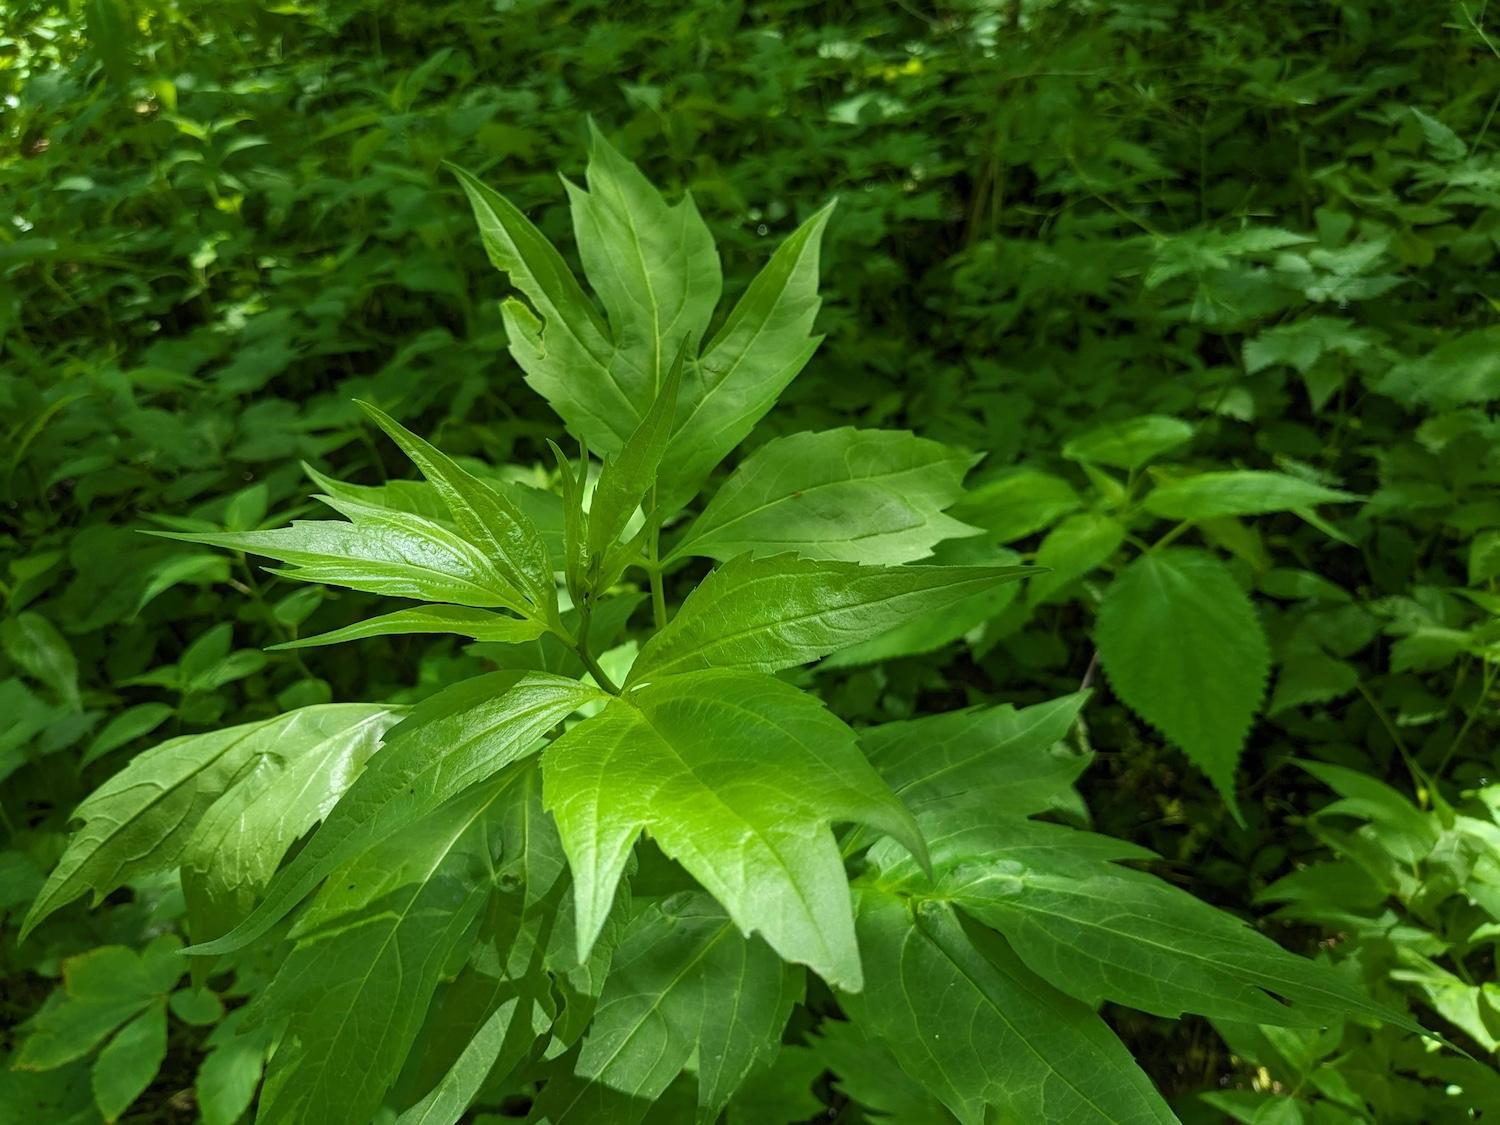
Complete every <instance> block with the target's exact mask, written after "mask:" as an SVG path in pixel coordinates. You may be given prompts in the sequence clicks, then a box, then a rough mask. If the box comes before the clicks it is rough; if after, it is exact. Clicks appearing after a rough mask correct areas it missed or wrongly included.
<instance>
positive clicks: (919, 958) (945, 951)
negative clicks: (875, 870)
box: [841, 890, 1177, 1125]
mask: <svg viewBox="0 0 1500 1125" xmlns="http://www.w3.org/2000/svg"><path fill="white" fill-rule="evenodd" d="M859 938H860V947H861V948H862V949H863V950H864V953H865V960H866V971H867V974H868V978H869V982H868V984H867V986H866V988H865V990H864V992H862V993H860V994H859V995H857V996H844V997H842V998H841V999H842V1003H843V1004H844V1006H845V1008H846V1009H847V1010H848V1012H849V1014H850V1016H851V1017H852V1018H853V1020H854V1021H855V1023H857V1024H858V1025H859V1026H860V1027H861V1028H862V1029H864V1030H865V1031H866V1032H867V1033H869V1034H871V1035H874V1036H875V1037H877V1038H879V1039H880V1040H881V1041H882V1042H883V1043H885V1045H886V1046H888V1047H889V1048H890V1049H891V1051H892V1052H893V1053H894V1054H895V1055H896V1058H897V1059H898V1060H899V1061H900V1063H901V1066H902V1068H903V1069H904V1070H905V1071H906V1072H907V1073H908V1074H909V1075H910V1076H911V1077H912V1078H915V1079H916V1080H917V1081H918V1082H920V1083H921V1084H922V1085H924V1086H926V1087H927V1088H928V1089H929V1090H931V1091H932V1093H933V1094H935V1095H936V1096H937V1097H938V1098H940V1099H941V1100H942V1102H943V1103H944V1104H945V1105H946V1106H947V1107H948V1108H949V1109H950V1110H952V1112H953V1114H954V1115H955V1116H956V1117H957V1118H958V1119H959V1121H960V1122H962V1123H963V1125H984V1122H985V1121H986V1120H987V1119H988V1118H987V1112H988V1110H989V1107H994V1109H995V1110H996V1111H998V1114H999V1117H1000V1119H1001V1120H1017V1121H1026V1120H1032V1121H1070V1122H1098V1123H1099V1125H1124V1123H1134V1122H1141V1123H1145V1122H1151V1123H1170V1122H1176V1120H1177V1118H1176V1117H1175V1116H1174V1115H1173V1114H1172V1112H1171V1110H1169V1109H1168V1108H1167V1105H1166V1103H1165V1102H1164V1101H1162V1099H1161V1096H1160V1095H1159V1094H1157V1092H1156V1090H1155V1088H1154V1087H1153V1086H1152V1085H1151V1082H1150V1081H1149V1080H1148V1079H1147V1078H1146V1076H1145V1075H1144V1074H1143V1073H1141V1071H1140V1070H1139V1069H1138V1068H1137V1067H1136V1065H1135V1061H1134V1060H1133V1059H1132V1058H1131V1057H1130V1054H1129V1052H1127V1051H1126V1050H1125V1048H1124V1046H1123V1045H1121V1043H1120V1041H1119V1040H1118V1039H1116V1038H1115V1036H1114V1033H1113V1032H1111V1031H1110V1030H1109V1027H1108V1026H1107V1025H1106V1024H1105V1023H1104V1021H1103V1020H1101V1019H1100V1018H1099V1017H1098V1016H1097V1015H1095V1014H1094V1013H1093V1012H1092V1011H1090V1010H1089V1009H1088V1008H1086V1007H1085V1006H1084V1005H1082V1004H1080V1003H1079V1002H1078V1001H1076V1000H1074V999H1072V998H1071V997H1069V996H1066V995H1064V994H1063V993H1061V992H1058V991H1057V990H1056V989H1054V988H1053V987H1052V986H1051V985H1049V984H1047V983H1046V982H1045V981H1043V980H1042V979H1041V978H1040V977H1038V976H1036V975H1035V974H1034V973H1032V972H1031V971H1030V970H1029V969H1027V968H1026V966H1025V965H1023V964H1022V963H1021V961H1020V960H1019V959H1018V958H1017V957H1016V955H1015V953H1013V952H1012V951H1011V949H1010V947H1009V946H1007V945H1006V944H1005V942H1004V941H1003V940H1002V939H1001V938H1000V937H998V936H996V935H994V934H992V933H988V932H986V931H983V930H981V929H980V928H978V927H976V926H971V925H964V924H962V923H961V922H960V921H959V919H958V917H957V916H956V915H955V914H954V912H953V909H952V907H951V906H948V905H947V904H945V903H942V902H940V901H937V900H931V899H929V900H921V901H918V900H908V899H904V898H897V897H895V896H891V895H886V894H883V893H881V892H879V891H876V890H862V891H861V892H860V894H859Z"/></svg>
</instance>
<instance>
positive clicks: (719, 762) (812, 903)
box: [543, 670, 923, 990]
mask: <svg viewBox="0 0 1500 1125" xmlns="http://www.w3.org/2000/svg"><path fill="white" fill-rule="evenodd" d="M543 772H544V776H545V788H544V792H545V794H546V800H547V805H548V807H549V808H550V809H551V810H552V814H553V816H554V817H555V818H556V820H557V827H558V831H559V832H560V833H561V835H562V840H563V847H564V849H565V850H566V851H567V853H568V862H569V865H570V866H571V868H572V870H573V878H574V882H575V898H576V902H577V910H578V947H579V957H580V959H582V958H583V957H585V956H586V955H587V952H588V950H589V948H590V947H591V946H592V945H593V942H594V939H595V937H596V935H597V934H598V933H599V929H600V927H601V926H603V924H604V920H605V917H606V916H607V915H608V913H609V909H610V905H611V903H612V902H613V899H614V893H615V884H616V883H617V882H618V880H619V878H620V873H621V871H622V870H623V869H624V866H625V862H626V860H627V859H628V858H629V856H630V852H631V848H632V846H633V845H634V843H635V839H636V837H637V836H639V835H640V833H641V831H642V829H646V828H649V829H650V830H651V833H652V836H653V838H654V839H655V840H656V842H657V844H658V845H660V847H661V849H662V850H663V851H664V852H666V854H667V855H669V856H671V857H672V858H674V859H676V860H677V862H679V863H680V864H682V866H683V867H684V868H686V869H687V870H688V871H689V872H690V873H691V874H692V875H693V876H694V877H695V878H697V880H698V881H699V882H700V883H702V884H703V886H704V887H706V888H707V889H708V891H709V892H710V893H712V894H713V896H714V897H715V898H717V899H718V900H719V902H720V903H722V904H723V906H724V908H725V909H726V910H727V911H728V912H729V915H730V917H732V918H733V919H734V921H735V923H736V925H738V926H739V928H740V929H741V930H742V931H744V932H746V933H750V932H759V933H760V934H761V935H762V936H763V937H764V938H765V939H766V941H767V942H768V943H769V944H770V945H771V947H772V948H773V949H775V950H776V951H777V952H778V953H780V954H781V956H782V957H784V958H786V959H787V960H790V961H796V962H799V963H801V964H805V965H809V966H811V967H812V968H813V969H814V970H816V971H817V972H818V973H820V974H821V975H822V976H823V977H824V978H826V979H828V980H829V981H832V982H835V983H837V984H839V985H840V986H842V987H844V988H847V989H850V990H856V989H858V988H859V986H860V979H861V977H860V967H859V952H858V950H857V949H856V948H855V945H854V926H853V919H852V918H851V916H850V911H849V890H848V884H847V882H846V880H845V876H844V865H843V860H842V859H841V858H840V856H839V849H838V847H837V845H836V844H835V842H834V838H833V833H832V831H831V829H830V828H829V825H830V824H831V823H833V822H835V821H858V822H860V823H863V824H867V825H869V826H871V827H874V828H877V829H879V830H881V831H883V832H887V833H889V834H891V835H892V836H895V837H896V838H897V839H899V840H901V841H902V842H903V843H904V844H905V845H906V846H907V847H908V848H910V849H912V851H913V852H915V853H917V854H919V855H921V854H923V853H922V841H921V837H920V836H919V835H918V834H917V833H916V832H915V831H914V828H913V824H912V820H911V814H910V813H908V812H907V811H906V810H905V809H904V808H902V807H901V804H900V802H899V801H897V800H896V798H895V796H894V795H892V793H891V791H890V790H889V789H888V788H887V787H886V785H885V783H884V782H883V781H881V780H880V778H879V776H878V775H877V774H876V773H875V771H874V770H872V769H871V768H870V766H869V764H868V763H867V762H866V761H865V760H864V758H863V756H862V755H861V754H860V752H859V747H858V746H857V745H856V743H855V738H854V732H853V731H851V730H850V729H849V728H848V727H846V726H845V725H844V724H843V723H842V722H841V721H840V720H838V719H837V718H835V717H834V716H833V715H832V714H830V713H829V712H828V711H827V710H825V709H824V708H823V706H822V704H821V703H819V702H818V701H817V700H816V699H815V698H813V697H812V696H809V695H806V694H804V693H802V692H799V691H797V690H796V689H795V688H793V687H791V686H789V685H787V684H784V683H782V682H781V681H779V680H777V679H775V678H774V677H770V676H761V675H756V674H753V673H747V672H741V671H726V670H715V671H705V672H699V673H697V674H695V675H683V676H677V677H673V678H672V679H668V680H664V681H662V682H660V683H656V684H652V685H651V686H649V687H644V688H641V689H639V690H636V691H634V692H631V693H630V694H629V695H628V696H627V697H625V698H621V699H618V700H613V701H611V703H610V704H609V706H608V707H606V708H605V709H604V711H603V712H601V713H600V714H599V715H597V716H595V717H594V718H592V719H588V720H586V721H584V722H582V723H580V724H578V725H577V726H576V727H574V728H573V729H572V730H570V731H568V732H567V733H566V734H564V735H563V736H562V737H561V738H560V739H558V740H557V741H556V742H555V743H553V744H552V745H551V746H550V747H549V748H548V749H547V753H546V756H545V757H544V759H543Z"/></svg>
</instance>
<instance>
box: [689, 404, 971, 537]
mask: <svg viewBox="0 0 1500 1125" xmlns="http://www.w3.org/2000/svg"><path fill="white" fill-rule="evenodd" d="M973 462H974V458H973V457H972V456H971V455H970V454H969V453H967V452H965V451H964V450H960V449H954V448H952V447H951V446H946V445H941V444H939V443H938V442H935V441H928V440H926V439H925V438H919V437H916V436H915V435H913V434H910V433H907V432H905V431H900V430H857V429H854V428H852V427H843V428H841V429H837V430H827V431H824V432H822V433H800V434H791V435H789V436H787V437H781V438H775V439H774V440H772V441H769V442H767V443H766V444H765V445H763V446H761V447H760V448H759V449H757V450H756V451H755V452H754V453H752V454H751V455H750V456H749V457H747V458H745V460H744V461H742V462H741V463H740V464H739V466H738V467H737V468H736V469H735V471H734V472H733V473H732V474H730V477H729V479H728V480H726V481H725V482H724V483H723V485H721V486H720V487H719V490H718V492H716V493H715V494H714V497H713V499H712V500H711V501H709V504H708V507H707V508H705V509H704V511H703V514H702V515H701V516H699V517H698V518H697V520H695V521H694V522H693V524H692V526H691V527H689V528H688V530H687V532H686V533H685V534H684V535H683V537H682V539H681V540H680V541H679V542H678V543H677V545H676V546H675V547H674V548H673V549H672V551H671V553H670V555H669V560H670V559H676V558H681V557H685V556H688V555H707V556H709V557H710V558H715V559H718V560H720V561H721V562H723V561H726V560H728V559H730V558H733V557H734V556H736V555H740V554H743V553H744V552H746V551H758V552H761V553H769V552H780V551H794V552H796V553H797V554H800V555H803V556H805V557H807V558H818V559H839V560H843V561H846V562H858V563H881V564H887V565H892V564H898V563H906V562H912V561H914V560H916V559H920V558H925V557H927V556H928V555H930V554H932V547H933V545H934V544H936V543H938V542H941V541H942V540H944V539H952V538H956V537H958V536H965V535H973V534H976V533H977V531H978V529H977V528H973V527H970V526H968V525H967V524H964V523H960V522H959V521H958V520H955V519H953V518H952V517H950V516H946V515H944V514H943V510H944V509H945V508H947V507H948V506H949V505H950V504H952V503H953V502H954V501H955V500H957V499H958V498H959V497H960V496H961V495H963V479H964V476H965V474H966V473H967V472H968V471H969V468H970V466H971V465H972V464H973Z"/></svg>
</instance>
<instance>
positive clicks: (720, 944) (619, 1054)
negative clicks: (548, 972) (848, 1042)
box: [577, 894, 802, 1114]
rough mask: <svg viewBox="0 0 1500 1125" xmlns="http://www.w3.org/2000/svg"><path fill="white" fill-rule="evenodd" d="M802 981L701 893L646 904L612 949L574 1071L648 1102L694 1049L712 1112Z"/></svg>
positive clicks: (781, 1022)
mask: <svg viewBox="0 0 1500 1125" xmlns="http://www.w3.org/2000/svg"><path fill="white" fill-rule="evenodd" d="M801 984H802V981H801V974H800V973H799V972H797V971H795V970H794V969H793V968H792V967H791V966H789V965H787V964H786V963H785V962H783V961H782V960H781V958H780V957H778V956H777V955H776V954H775V952H774V951H773V950H772V949H771V948H770V947H769V946H767V945H766V944H765V943H764V942H763V941H761V940H759V939H758V938H747V937H745V936H744V935H743V934H741V933H740V932H739V930H738V929H736V928H735V924H734V922H733V921H732V920H731V919H730V918H729V916H728V915H726V914H725V913H724V911H723V910H722V909H721V908H720V907H719V905H718V904H717V903H715V902H714V901H713V900H712V899H711V898H709V897H708V896H707V895H700V894H689V895H684V896H680V897H678V896H674V898H673V899H670V900H667V901H666V902H663V903H661V904H659V905H652V906H648V907H646V908H645V909H644V910H642V911H641V913H639V914H638V915H637V916H636V917H635V918H634V919H633V920H632V921H631V923H630V925H629V926H628V927H627V928H626V930H625V934H624V937H623V939H622V941H621V943H620V946H619V948H617V949H616V950H615V954H614V958H613V961H612V962H611V965H610V974H609V979H608V981H607V983H606V984H605V986H604V993H603V995H601V996H600V998H599V1007H598V1008H597V1009H596V1011H595V1013H594V1018H593V1021H592V1022H591V1023H590V1025H589V1033H588V1036H587V1038H585V1039H584V1041H583V1050H582V1051H581V1052H580V1053H579V1056H578V1064H577V1073H578V1074H579V1075H580V1076H581V1077H584V1078H587V1079H590V1080H592V1081H597V1082H604V1083H606V1084H608V1085H610V1086H613V1087H614V1088H615V1089H617V1090H620V1091H622V1092H624V1093H627V1094H631V1095H633V1096H635V1097H638V1098H646V1099H649V1100H652V1101H654V1100H655V1099H656V1098H658V1097H660V1095H661V1093H662V1091H664V1090H665V1089H666V1088H667V1086H668V1085H670V1084H671V1082H672V1080H673V1079H674V1078H676V1077H677V1074H678V1073H679V1072H680V1071H681V1070H682V1068H683V1066H684V1065H685V1064H686V1063H687V1062H688V1060H689V1058H690V1057H692V1056H693V1054H694V1053H695V1052H696V1054H697V1070H698V1103H699V1105H701V1106H702V1107H703V1108H704V1110H705V1111H706V1112H707V1113H709V1114H712V1113H715V1112H717V1111H718V1110H720V1109H722V1108H723V1107H724V1104H725V1103H726V1102H727V1101H728V1099H729V1096H730V1095H731V1094H733V1093H734V1091H735V1090H736V1089H737V1088H738V1086H739V1084H740V1083H741V1082H742V1081H743V1080H744V1078H745V1076H746V1075H747V1074H749V1073H750V1071H751V1070H752V1069H754V1068H755V1067H756V1066H757V1065H759V1064H760V1063H761V1062H762V1061H763V1060H764V1059H766V1058H768V1057H769V1056H770V1055H771V1054H772V1053H773V1052H774V1051H775V1049H776V1047H777V1046H778V1045H779V1044H780V1041H781V1032H782V1029H783V1028H784V1027H785V1026H786V1021H787V1018H788V1016H789V1015H790V1014H791V1009H792V1005H793V1004H794V1003H795V1002H796V1001H797V1000H798V999H800V997H801V991H802V989H801Z"/></svg>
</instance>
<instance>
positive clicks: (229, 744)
mask: <svg viewBox="0 0 1500 1125" xmlns="http://www.w3.org/2000/svg"><path fill="white" fill-rule="evenodd" d="M391 714H392V710H391V709H390V708H388V707H384V706H379V705H373V704H363V703H347V704H327V705H324V706H318V707H304V708H301V709H299V710H296V711H289V712H287V713H286V714H285V715H279V716H277V717H276V718H274V719H267V720H264V721H262V722H258V723H245V724H243V725H241V726H235V727H229V728H227V729H225V730H221V731H214V732H212V733H210V734H195V735H186V736H184V737H182V738H174V739H171V740H169V741H167V742H163V743H162V744H161V745H160V746H157V747H155V748H153V749H151V750H147V751H146V752H145V753H143V754H140V755H138V756H137V757H136V758H135V759H134V760H133V761H131V763H130V764H129V765H128V766H126V767H125V768H124V769H123V770H121V771H120V772H119V773H117V774H115V776H114V777H112V778H110V780H109V781H107V782H105V783H104V784H103V785H101V786H100V787H99V788H98V789H96V790H95V791H94V792H93V793H92V794H90V795H89V797H88V798H87V799H86V800H84V802H83V803H82V804H81V805H79V806H78V809H77V810H76V811H75V812H74V814H73V816H74V818H75V819H77V820H81V821H83V827H82V828H81V829H80V830H79V831H78V832H77V833H75V834H74V836H73V839H72V840H71V841H70V842H69V844H68V849H67V851H66V852H64V853H63V857H62V859H61V860H59V861H58V864H57V867H56V868H55V869H54V870H53V872H52V874H51V875H50V876H49V877H48V879H47V884H46V886H44V887H43V888H42V892H41V894H39V895H38V896H37V899H36V902H35V903H33V904H32V907H31V911H30V913H28V914H27V916H26V923H25V925H24V926H23V928H22V932H23V933H27V932H29V931H30V930H31V929H32V928H33V927H35V926H36V925H37V924H38V923H39V922H41V921H42V919H44V918H45V917H47V915H49V914H51V913H52V912H53V911H54V910H56V909H57V908H58V907H60V906H63V905H64V904H66V903H68V902H71V901H72V900H73V899H75V898H77V897H78V896H79V895H81V894H83V893H84V892H85V891H92V892H93V894H94V901H95V902H98V901H99V900H100V899H101V898H103V897H104V896H105V895H106V894H108V893H109V892H110V891H112V890H114V889H115V888H116V887H119V886H122V885H123V884H124V883H125V882H127V881H128V880H130V879H133V878H135V877H137V876H140V875H147V874H151V873H152V872H157V871H167V870H170V869H172V868H173V867H176V866H177V865H178V864H180V863H181V862H182V860H183V857H184V856H185V854H186V851H187V847H188V844H189V841H190V840H191V839H192V837H193V833H194V832H195V831H196V830H197V828H198V824H199V821H200V820H201V819H202V818H203V816H204V814H205V813H207V812H208V811H209V810H210V809H211V808H213V806H214V804H215V802H217V801H219V800H220V799H221V798H222V797H223V796H224V794H225V793H226V791H228V790H230V788H231V786H234V785H236V784H237V783H238V782H239V781H240V780H241V779H242V778H243V776H244V772H245V770H246V768H247V767H248V766H249V765H251V764H252V763H253V762H255V761H256V760H257V759H258V758H260V757H261V756H263V755H272V756H275V757H280V758H285V759H293V758H296V757H298V756H299V754H300V753H301V752H304V751H307V750H309V749H313V750H317V751H319V752H320V753H326V754H337V753H338V752H339V751H338V747H339V743H340V740H341V739H343V738H345V737H347V738H348V739H350V740H352V741H354V742H356V743H358V742H362V741H363V740H365V739H367V738H369V737H370V736H371V734H370V732H371V727H372V724H374V725H375V726H379V724H380V723H381V722H382V721H385V720H384V719H383V717H384V716H389V715H391ZM288 842H289V841H288Z"/></svg>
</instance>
